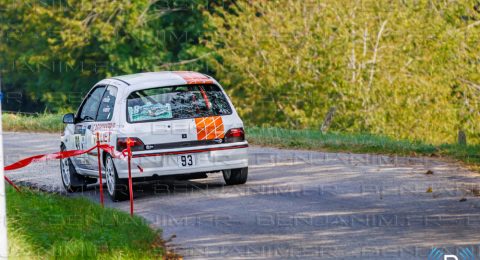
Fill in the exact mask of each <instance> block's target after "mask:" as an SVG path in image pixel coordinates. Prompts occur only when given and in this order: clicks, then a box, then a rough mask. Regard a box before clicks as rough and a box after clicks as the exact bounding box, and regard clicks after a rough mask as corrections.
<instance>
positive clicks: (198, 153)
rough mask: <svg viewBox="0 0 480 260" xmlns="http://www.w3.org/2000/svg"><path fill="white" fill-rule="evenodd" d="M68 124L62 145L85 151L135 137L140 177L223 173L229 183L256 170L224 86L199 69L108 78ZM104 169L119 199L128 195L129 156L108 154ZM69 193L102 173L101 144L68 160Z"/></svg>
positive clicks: (120, 145) (64, 166)
mask: <svg viewBox="0 0 480 260" xmlns="http://www.w3.org/2000/svg"><path fill="white" fill-rule="evenodd" d="M63 122H64V123H65V124H67V125H66V128H65V131H64V134H63V136H62V140H61V150H85V149H88V148H91V147H93V146H95V145H96V142H97V137H96V135H97V133H99V137H100V138H99V139H100V142H101V143H103V144H109V145H111V146H114V147H115V148H116V151H119V152H121V151H123V150H124V149H125V148H126V140H127V138H130V140H133V141H134V142H133V143H134V145H133V147H132V164H131V165H132V178H133V180H134V181H135V180H149V179H155V178H158V177H162V176H173V177H179V178H183V179H193V178H204V177H206V173H211V172H219V171H222V172H223V177H224V180H225V182H226V183H227V184H228V185H233V184H243V183H245V182H246V181H247V175H248V156H247V147H248V143H247V141H246V140H245V135H244V130H243V122H242V120H241V119H240V117H239V116H238V114H237V112H236V111H235V108H234V106H233V104H232V102H231V101H230V99H229V98H228V97H227V95H226V94H225V92H224V90H223V89H222V87H221V86H220V84H219V83H218V82H217V81H216V80H215V79H213V78H211V77H210V76H207V75H204V74H201V73H197V72H186V71H180V72H150V73H139V74H133V75H125V76H118V77H113V78H109V79H104V80H102V81H100V82H98V83H97V84H95V86H93V88H92V89H91V90H90V91H89V93H88V94H87V96H86V97H85V99H84V100H83V102H82V104H81V105H80V107H79V109H78V111H77V113H76V114H66V115H65V116H64V117H63ZM101 167H102V174H103V177H104V178H105V179H106V184H107V185H106V186H107V189H108V193H109V194H110V196H111V198H112V199H113V200H114V201H117V200H122V199H125V198H127V196H128V185H127V181H128V165H127V161H126V160H125V159H121V158H118V156H117V157H116V156H114V155H112V154H109V153H107V152H104V151H102V152H101ZM60 170H61V176H62V181H63V184H64V186H65V189H66V190H67V191H70V192H73V191H77V190H82V189H84V188H85V187H86V185H87V184H91V183H95V182H96V181H97V178H98V160H97V152H96V149H95V150H93V151H91V152H90V153H88V154H84V155H80V156H77V157H71V158H70V159H62V160H61V164H60Z"/></svg>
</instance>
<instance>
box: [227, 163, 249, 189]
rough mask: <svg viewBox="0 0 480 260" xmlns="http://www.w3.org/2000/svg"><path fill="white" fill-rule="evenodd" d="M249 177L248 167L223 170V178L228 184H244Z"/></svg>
mask: <svg viewBox="0 0 480 260" xmlns="http://www.w3.org/2000/svg"><path fill="white" fill-rule="evenodd" d="M247 178H248V167H245V168H239V169H231V170H223V179H224V180H225V183H227V185H237V184H244V183H245V182H247Z"/></svg>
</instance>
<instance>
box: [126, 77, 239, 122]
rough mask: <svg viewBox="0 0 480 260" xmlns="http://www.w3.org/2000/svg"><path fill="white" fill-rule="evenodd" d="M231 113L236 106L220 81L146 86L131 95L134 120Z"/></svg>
mask: <svg viewBox="0 0 480 260" xmlns="http://www.w3.org/2000/svg"><path fill="white" fill-rule="evenodd" d="M231 113H232V108H231V107H230V105H229V104H228V101H227V99H226V97H225V95H224V94H223V92H222V91H221V90H220V88H219V87H218V86H216V85H185V86H172V87H160V88H151V89H142V90H138V91H135V92H132V93H131V94H130V95H129V96H128V99H127V120H128V122H130V123H137V122H145V121H157V120H169V119H187V118H196V117H206V116H221V115H229V114H231Z"/></svg>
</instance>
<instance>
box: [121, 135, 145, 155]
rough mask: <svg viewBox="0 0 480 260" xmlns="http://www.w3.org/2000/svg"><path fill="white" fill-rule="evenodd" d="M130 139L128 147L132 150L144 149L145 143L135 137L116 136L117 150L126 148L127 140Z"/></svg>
mask: <svg viewBox="0 0 480 260" xmlns="http://www.w3.org/2000/svg"><path fill="white" fill-rule="evenodd" d="M128 140H129V141H130V149H131V150H132V151H143V150H145V144H144V143H143V142H142V140H140V139H139V138H136V137H120V138H117V151H120V152H121V151H123V150H125V149H127V141H128Z"/></svg>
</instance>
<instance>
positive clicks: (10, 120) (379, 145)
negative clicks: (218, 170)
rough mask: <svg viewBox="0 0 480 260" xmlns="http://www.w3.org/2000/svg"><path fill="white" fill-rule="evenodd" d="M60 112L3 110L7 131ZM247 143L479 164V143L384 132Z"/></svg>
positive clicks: (55, 120) (57, 125)
mask: <svg viewBox="0 0 480 260" xmlns="http://www.w3.org/2000/svg"><path fill="white" fill-rule="evenodd" d="M62 117H63V116H62V115H60V114H38V115H35V116H32V115H20V114H6V113H4V114H3V126H4V130H6V131H31V132H61V131H62V129H63V128H64V125H63V123H62ZM246 131H247V138H248V140H249V142H250V143H252V144H257V145H265V146H275V147H283V148H298V149H310V150H328V151H342V152H353V153H379V154H397V155H408V156H418V155H422V156H443V157H449V158H454V159H457V160H460V161H463V162H466V163H469V164H473V165H480V145H467V146H462V145H457V144H442V145H432V144H426V143H422V142H412V141H408V140H395V139H392V138H389V137H385V136H379V135H372V134H362V133H335V132H330V133H326V134H323V133H321V132H320V131H317V130H289V129H281V128H274V127H270V128H261V127H254V126H252V127H246Z"/></svg>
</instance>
